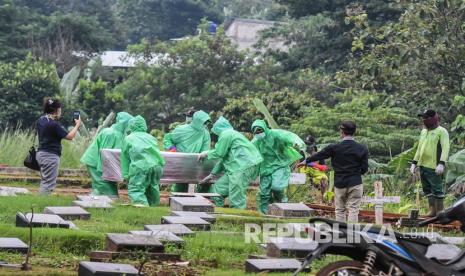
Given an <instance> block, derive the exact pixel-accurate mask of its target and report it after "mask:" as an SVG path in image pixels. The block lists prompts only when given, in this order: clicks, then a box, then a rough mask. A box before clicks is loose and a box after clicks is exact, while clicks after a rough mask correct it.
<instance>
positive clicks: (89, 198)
mask: <svg viewBox="0 0 465 276" xmlns="http://www.w3.org/2000/svg"><path fill="white" fill-rule="evenodd" d="M76 197H77V199H78V200H80V201H106V202H110V203H111V202H113V199H112V198H111V197H109V196H93V195H78V196H76Z"/></svg>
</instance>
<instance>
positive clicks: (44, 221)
mask: <svg viewBox="0 0 465 276" xmlns="http://www.w3.org/2000/svg"><path fill="white" fill-rule="evenodd" d="M31 216H32V214H31V213H27V214H25V215H24V214H22V213H17V214H16V227H29V222H30V220H31ZM32 226H33V227H51V228H76V226H75V225H74V223H72V222H70V221H66V220H64V219H63V218H61V217H60V216H57V215H50V214H34V217H33V219H32Z"/></svg>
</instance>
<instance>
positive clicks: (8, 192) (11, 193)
mask: <svg viewBox="0 0 465 276" xmlns="http://www.w3.org/2000/svg"><path fill="white" fill-rule="evenodd" d="M0 196H16V194H15V193H14V192H12V191H4V190H0Z"/></svg>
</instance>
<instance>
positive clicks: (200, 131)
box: [163, 110, 211, 193]
mask: <svg viewBox="0 0 465 276" xmlns="http://www.w3.org/2000/svg"><path fill="white" fill-rule="evenodd" d="M207 121H210V116H209V115H208V114H207V113H206V112H205V111H202V110H199V111H197V112H195V113H194V116H193V117H192V122H190V123H188V124H184V125H179V126H177V127H176V128H175V129H174V130H173V131H171V132H170V133H168V134H167V135H165V137H164V138H163V148H164V149H165V150H170V149H171V148H172V147H176V152H186V153H201V152H203V151H206V150H209V149H210V143H211V138H210V132H209V131H208V129H207V128H206V127H205V123H206V122H207ZM188 186H189V184H173V185H171V191H172V192H184V193H185V192H187V191H188V188H189V187H188ZM209 189H210V185H208V184H203V185H197V189H196V192H198V193H206V192H208V191H209Z"/></svg>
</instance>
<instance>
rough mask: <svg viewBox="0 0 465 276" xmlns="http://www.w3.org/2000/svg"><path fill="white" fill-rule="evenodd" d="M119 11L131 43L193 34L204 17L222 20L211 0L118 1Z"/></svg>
mask: <svg viewBox="0 0 465 276" xmlns="http://www.w3.org/2000/svg"><path fill="white" fill-rule="evenodd" d="M118 11H119V15H120V17H121V18H122V21H123V22H124V24H126V25H127V26H128V34H129V40H130V42H132V43H138V42H140V40H141V39H142V38H146V39H148V40H150V41H153V40H155V39H160V40H167V39H171V38H179V37H182V36H185V35H193V34H195V31H196V28H197V25H198V24H199V23H200V20H201V19H202V18H204V17H205V18H207V19H209V20H213V21H216V22H220V21H222V17H221V14H220V12H219V11H218V10H216V5H211V1H208V0H169V1H168V0H119V3H118Z"/></svg>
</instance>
